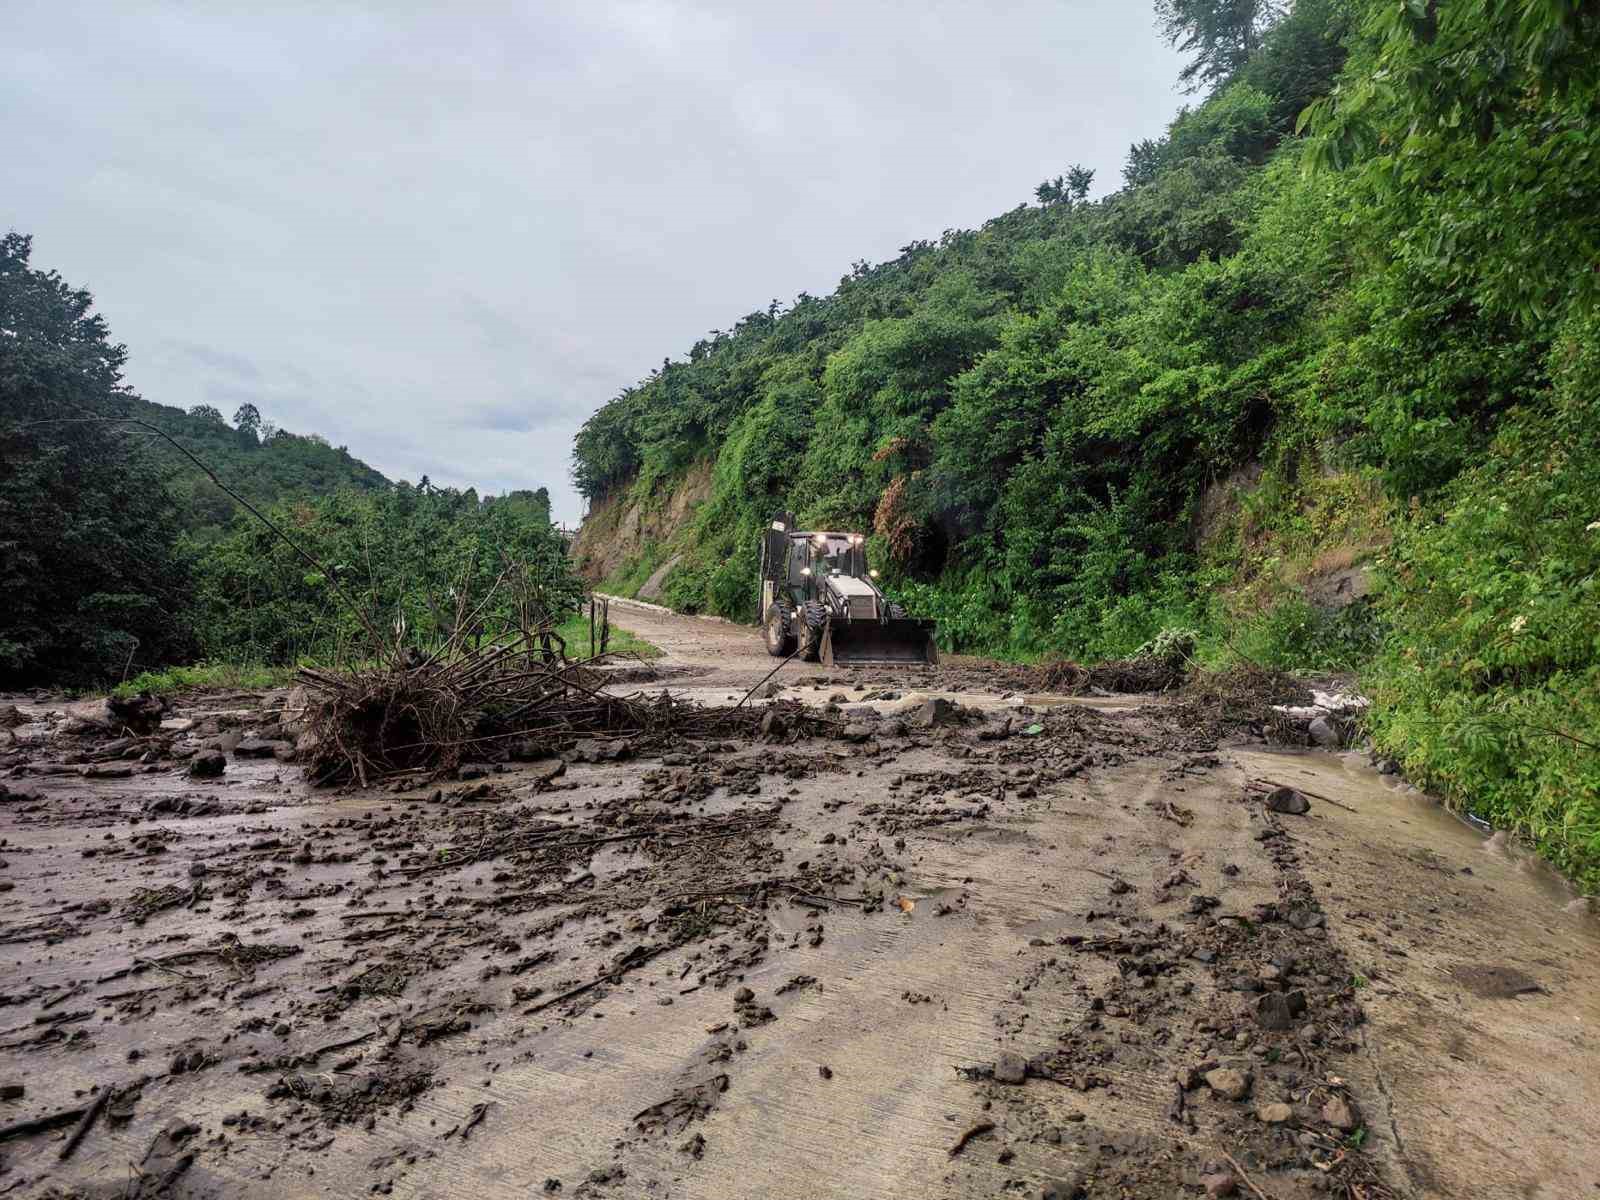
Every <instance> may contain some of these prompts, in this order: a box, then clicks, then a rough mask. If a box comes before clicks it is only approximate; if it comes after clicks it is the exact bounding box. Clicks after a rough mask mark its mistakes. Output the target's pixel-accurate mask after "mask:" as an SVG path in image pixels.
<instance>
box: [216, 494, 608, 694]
mask: <svg viewBox="0 0 1600 1200" xmlns="http://www.w3.org/2000/svg"><path fill="white" fill-rule="evenodd" d="M267 516H268V517H269V518H270V519H271V520H272V521H273V523H274V524H275V525H277V526H278V527H279V528H281V529H283V530H285V531H286V532H287V533H288V535H289V536H290V537H291V538H292V539H293V540H294V542H295V544H296V545H297V546H299V547H300V548H301V549H302V550H304V551H305V552H306V553H308V554H310V555H311V556H312V557H313V558H315V559H316V560H317V561H318V562H319V563H320V564H321V565H322V566H323V567H325V568H326V570H325V571H319V570H316V569H313V568H311V567H310V566H309V565H308V564H307V563H306V561H305V559H304V558H302V557H301V556H300V555H299V554H297V553H296V552H295V551H294V550H293V549H291V548H290V547H289V546H288V545H287V544H286V543H285V542H284V541H283V540H282V539H280V538H278V537H277V536H275V535H274V534H273V532H272V531H271V530H269V529H268V528H266V526H264V525H262V524H261V523H260V522H259V521H256V520H255V519H254V518H252V517H249V516H247V515H241V516H239V517H237V518H236V519H235V520H234V523H233V525H232V526H231V527H230V528H229V529H228V531H227V533H226V534H225V536H223V537H222V538H220V539H219V540H217V541H216V542H215V543H213V544H211V545H208V546H206V547H205V548H204V550H203V552H200V553H197V554H196V557H195V591H194V599H193V604H194V611H195V614H196V615H195V627H196V629H197V631H198V636H199V639H200V648H201V651H202V653H203V655H204V656H205V657H206V658H207V659H211V660H214V661H223V662H248V663H266V664H281V663H293V662H296V661H298V660H301V659H308V658H314V659H319V660H324V661H326V660H338V659H348V658H357V659H359V658H361V657H363V656H364V655H366V654H369V653H371V651H370V649H369V647H370V643H371V639H370V637H368V636H367V629H366V624H364V622H363V618H364V619H365V622H366V623H370V624H372V625H374V626H376V627H377V628H379V629H381V630H383V631H385V636H387V635H388V633H389V632H391V631H392V632H394V633H396V634H397V635H398V638H399V641H400V643H401V644H403V645H413V646H418V647H426V646H429V645H432V644H434V643H436V642H437V640H438V639H439V638H440V637H441V636H443V635H445V634H446V633H448V632H449V631H450V630H451V629H457V628H459V629H461V630H462V631H464V632H466V631H477V632H489V633H492V632H494V631H495V630H496V629H498V628H500V627H502V625H503V624H504V623H506V622H507V621H509V620H511V619H512V617H513V615H514V614H513V609H514V606H515V604H516V603H517V602H518V601H524V602H527V603H529V604H531V605H536V606H537V608H538V612H539V613H541V614H543V616H545V617H552V618H555V619H556V620H560V619H561V618H562V617H564V616H565V615H566V614H567V613H569V612H571V611H572V610H574V609H576V608H577V606H578V604H579V602H580V601H581V599H582V595H583V587H582V584H581V583H580V582H579V580H578V579H577V577H576V575H574V574H573V572H572V569H571V567H570V565H569V563H568V561H567V555H566V546H565V543H564V542H563V541H562V539H561V536H560V535H559V534H558V533H557V532H556V531H555V529H554V527H553V526H552V525H551V523H550V499H549V496H548V495H547V494H546V493H545V491H544V489H542V488H541V489H540V490H539V491H537V492H513V493H511V494H510V495H507V496H501V497H489V498H485V499H481V500H480V499H479V498H478V496H477V495H476V494H475V493H474V492H472V491H471V490H468V491H465V492H460V491H454V490H451V489H444V488H434V487H430V486H427V485H423V486H420V487H412V486H411V485H409V484H404V483H402V484H399V485H397V486H395V487H393V488H389V489H385V490H383V491H379V492H357V491H344V492H340V493H338V494H336V495H334V496H331V497H327V498H324V499H319V500H310V501H306V500H298V501H280V502H279V503H278V504H277V505H276V506H274V507H273V508H272V509H270V510H268V512H267ZM508 571H510V572H511V573H512V574H511V576H507V572H508ZM503 576H507V577H505V578H502V577H503ZM485 601H487V603H484V602H485ZM463 605H466V606H467V607H465V608H464V607H463Z"/></svg>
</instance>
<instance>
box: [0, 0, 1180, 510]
mask: <svg viewBox="0 0 1600 1200" xmlns="http://www.w3.org/2000/svg"><path fill="white" fill-rule="evenodd" d="M6 24H7V27H8V30H7V42H8V49H7V70H6V72H4V73H3V74H0V109H3V110H4V111H5V112H6V113H7V114H8V119H7V140H8V143H9V147H8V158H7V172H8V180H7V187H6V189H5V192H4V194H3V196H0V225H4V226H7V227H14V228H17V229H19V230H22V231H24V232H30V233H33V234H34V235H35V259H36V262H37V263H38V264H39V265H41V266H49V267H55V268H58V269H59V270H61V271H62V272H63V274H65V275H66V276H67V278H69V279H70V280H72V281H73V282H74V283H78V284H82V285H84V286H87V287H89V288H90V289H91V290H93V291H94V292H95V294H96V297H97V298H98V300H99V302H100V306H101V310H102V312H104V314H105V315H106V318H107V320H108V321H109V322H110V324H111V328H112V330H113V332H114V334H115V336H116V337H117V338H118V339H119V340H121V341H125V342H126V343H127V344H128V346H129V348H130V351H131V361H130V364H129V368H128V377H129V381H130V382H131V383H132V384H133V385H134V386H135V387H137V388H138V389H139V390H140V391H141V392H142V393H143V394H144V395H146V396H147V397H149V398H150V399H152V400H157V401H160V402H163V403H168V404H178V405H181V406H183V407H189V406H191V405H193V404H196V403H201V402H203V401H206V399H207V397H211V396H223V395H238V394H244V393H249V394H250V395H252V396H254V397H259V398H258V399H256V400H255V403H257V404H258V405H259V406H260V407H261V409H262V411H263V413H264V414H265V415H266V416H267V417H269V418H270V419H272V420H273V421H275V422H277V423H278V424H280V425H282V426H284V427H286V428H290V429H294V430H297V431H301V432H312V431H315V432H320V433H322V434H324V435H325V436H326V437H328V438H329V440H330V441H333V442H334V443H336V444H339V443H343V444H348V445H349V446H350V448H351V450H352V452H354V453H355V454H357V455H359V456H360V457H362V458H365V459H367V460H368V461H370V462H372V463H373V465H374V466H376V467H378V468H379V469H380V470H382V471H384V472H385V473H387V474H389V475H391V476H401V477H410V478H415V477H416V476H417V475H420V474H422V473H427V474H428V475H430V476H431V477H432V478H433V479H434V480H436V481H438V482H444V483H457V484H463V485H465V484H474V485H476V486H478V487H479V488H480V490H491V491H497V490H504V489H508V488H517V487H538V486H541V485H545V486H548V487H549V488H550V490H551V494H552V496H553V497H554V499H555V502H556V507H557V512H558V513H559V514H560V515H562V516H565V517H568V518H572V517H575V516H576V515H577V511H578V502H577V499H576V497H575V496H574V495H573V493H572V489H571V486H570V483H569V481H568V465H569V455H570V446H571V436H572V434H573V432H574V431H575V430H576V429H577V427H578V425H580V424H581V423H582V421H583V420H584V418H585V417H586V416H587V414H588V413H589V412H591V411H593V409H594V408H596V407H597V406H599V405H600V404H602V403H604V402H605V401H606V400H607V399H608V398H610V397H611V396H613V395H615V394H616V392H617V391H618V390H619V389H620V388H621V387H623V386H625V385H626V384H628V383H629V382H632V381H633V380H635V379H637V378H638V377H640V376H641V375H643V374H644V373H645V372H647V371H649V370H650V369H651V368H652V367H655V366H657V365H659V364H660V362H661V360H662V358H664V357H666V356H668V355H680V354H682V353H684V352H685V351H686V350H687V349H688V347H689V345H690V344H691V343H692V342H693V341H694V340H695V339H696V338H698V337H700V336H703V335H704V334H705V333H706V332H707V331H709V330H711V329H713V328H728V327H730V326H731V325H732V324H733V323H734V321H736V320H737V319H738V318H739V316H740V315H741V314H743V313H746V312H749V311H751V310H752V309H755V308H758V307H764V306H765V304H766V302H767V300H768V299H770V298H772V297H774V296H777V297H781V298H788V297H792V296H793V295H795V294H796V293H797V292H799V291H801V290H806V291H810V292H812V293H816V294H820V293H824V292H827V291H828V290H830V289H831V288H832V287H833V285H834V284H835V283H836V282H837V281H838V279H839V277H840V276H841V275H842V274H843V273H844V272H845V271H846V269H847V268H848V266H849V264H850V262H851V261H853V260H855V259H859V258H867V259H871V260H874V261H877V260H881V259H883V258H887V257H889V256H892V255H893V254H894V253H895V252H896V250H897V249H898V247H900V246H901V245H904V244H905V243H906V242H908V241H911V240H912V239H914V238H918V237H936V236H937V235H938V234H939V233H940V231H942V230H944V229H948V228H957V227H970V226H973V225H976V224H978V223H979V222H981V221H983V220H984V219H986V218H988V217H990V216H993V215H995V214H997V213H1000V212H1002V211H1004V210H1006V209H1008V208H1011V207H1013V206H1014V205H1016V204H1017V203H1019V202H1021V201H1023V200H1025V199H1027V198H1028V197H1029V196H1030V194H1031V191H1032V188H1033V185H1034V184H1035V183H1037V182H1038V181H1039V180H1040V179H1042V178H1044V177H1046V176H1047V175H1054V174H1056V173H1058V172H1059V171H1061V170H1062V169H1064V168H1065V167H1066V166H1067V165H1068V164H1069V163H1072V162H1076V161H1082V162H1085V163H1087V164H1089V165H1091V166H1093V167H1095V168H1096V170H1097V171H1098V172H1099V178H1100V181H1101V189H1100V190H1108V189H1109V188H1110V187H1112V186H1114V185H1115V182H1116V180H1117V174H1118V168H1119V167H1120V164H1121V161H1122V157H1123V154H1124V152H1125V150H1126V148H1127V146H1128V144H1129V143H1130V142H1131V141H1133V140H1135V139H1137V138H1140V137H1145V136H1149V135H1151V134H1153V133H1156V132H1158V131H1159V130H1160V129H1161V127H1162V126H1163V125H1164V123H1165V122H1166V121H1167V120H1168V119H1170V117H1171V115H1172V113H1173V112H1174V111H1175V110H1176V108H1177V105H1178V102H1179V97H1178V96H1177V95H1176V93H1175V92H1174V90H1173V88H1172V86H1171V85H1172V80H1173V79H1174V78H1175V77H1176V72H1177V69H1178V63H1177V60H1176V58H1175V57H1174V56H1173V55H1172V54H1171V52H1170V51H1169V50H1168V49H1167V48H1166V47H1165V46H1164V45H1162V44H1160V42H1159V41H1158V39H1157V38H1156V36H1155V33H1154V30H1153V24H1152V18H1151V13H1150V9H1149V6H1148V4H1146V3H1144V2H1143V0H1130V2H1129V3H1126V4H1107V3H1104V2H1103V0H1010V2H1004V0H1002V2H999V3H995V4H989V5H971V4H966V3H954V2H953V0H951V2H946V3H922V4H916V5H913V4H910V3H901V2H898V0H879V2H876V3H873V2H867V0H854V2H851V3H845V2H843V0H819V2H814V3H810V4H805V5H793V6H787V7H782V8H772V7H769V6H760V5H750V4H747V3H744V2H742V0H717V2H713V0H707V2H704V3H691V2H689V0H614V2H600V0H552V2H546V3H540V4H534V5H515V6H514V5H509V4H487V3H479V4H465V5H450V6H444V5H426V4H418V3H398V2H397V3H383V4H377V3H372V4H370V5H366V6H363V5H359V4H343V5H334V6H327V5H316V4H311V3H300V2H285V3H281V4H273V5H267V6H261V5H254V4H242V3H240V4H230V3H220V2H219V3H209V4H206V5H181V6H180V5H172V4H168V3H157V2H154V0H128V2H126V3H122V4H118V5H103V4H97V3H91V2H89V0H13V3H12V4H10V5H8V6H7V21H6ZM210 402H212V403H215V402H216V401H215V400H212V401H210Z"/></svg>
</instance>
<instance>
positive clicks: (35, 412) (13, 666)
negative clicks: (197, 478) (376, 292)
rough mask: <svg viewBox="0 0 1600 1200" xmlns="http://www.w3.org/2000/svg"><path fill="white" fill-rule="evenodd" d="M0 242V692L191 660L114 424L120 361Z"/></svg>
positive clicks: (68, 289)
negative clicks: (5, 688) (187, 657)
mask: <svg viewBox="0 0 1600 1200" xmlns="http://www.w3.org/2000/svg"><path fill="white" fill-rule="evenodd" d="M31 251H32V244H31V239H29V238H27V237H25V236H23V235H21V234H18V233H10V234H7V235H6V237H5V238H4V240H3V241H0V596H3V597H4V600H3V602H0V686H8V687H17V686H25V685H30V684H40V683H86V682H92V681H100V680H106V679H116V678H118V677H119V676H120V675H121V673H122V672H123V671H124V670H125V669H128V668H129V667H130V664H137V665H141V666H142V665H159V664H162V663H164V662H168V661H171V660H172V659H173V658H174V657H183V656H184V655H185V654H186V653H187V645H188V641H187V635H186V632H185V629H184V627H183V623H182V619H181V616H180V614H181V613H182V612H183V611H184V605H183V603H182V600H183V591H184V583H185V577H186V576H185V571H184V569H183V566H182V564H181V562H180V561H179V560H178V559H177V558H176V556H175V553H174V542H175V539H176V536H177V522H176V519H175V515H174V513H173V509H172V504H171V501H170V500H169V499H168V497H167V494H166V492H165V490H164V489H163V488H162V487H161V484H160V481H159V478H158V477H157V476H156V474H155V473H154V472H153V471H152V470H151V467H150V464H149V462H148V460H147V459H146V457H145V456H144V455H143V453H142V452H141V451H140V450H139V449H138V447H137V446H136V444H135V443H134V442H133V441H132V440H131V439H130V438H128V437H127V436H125V435H124V434H122V433H120V432H119V431H118V430H117V429H116V428H115V427H114V426H113V425H111V424H102V423H100V422H102V421H109V420H111V419H115V418H118V417H121V416H123V415H125V414H126V412H127V410H128V406H129V401H130V399H131V395H130V393H129V392H128V391H127V390H126V388H125V387H124V385H123V383H122V366H123V363H124V361H125V359H126V357H127V352H126V350H125V349H124V348H123V347H122V346H120V345H117V344H115V343H113V342H112V341H111V340H110V336H109V334H108V332H107V329H106V325H105V322H104V320H103V319H102V318H101V317H100V316H98V315H96V314H95V313H94V312H93V305H94V301H93V298H92V297H91V296H90V295H89V293H88V292H86V291H84V290H82V289H81V288H74V287H72V286H70V285H69V284H67V283H66V281H64V280H63V279H62V278H61V277H60V275H58V274H56V273H55V272H54V271H41V270H37V269H35V268H34V267H32V266H31V265H30V256H31Z"/></svg>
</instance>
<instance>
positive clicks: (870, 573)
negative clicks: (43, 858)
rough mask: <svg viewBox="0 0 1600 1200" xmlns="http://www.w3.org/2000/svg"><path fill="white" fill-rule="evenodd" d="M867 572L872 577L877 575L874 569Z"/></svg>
mask: <svg viewBox="0 0 1600 1200" xmlns="http://www.w3.org/2000/svg"><path fill="white" fill-rule="evenodd" d="M867 574H868V575H871V576H872V577H873V578H874V579H876V578H877V577H878V573H877V572H876V571H868V572H867Z"/></svg>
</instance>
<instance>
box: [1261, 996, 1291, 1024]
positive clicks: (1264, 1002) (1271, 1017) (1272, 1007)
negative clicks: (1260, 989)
mask: <svg viewBox="0 0 1600 1200" xmlns="http://www.w3.org/2000/svg"><path fill="white" fill-rule="evenodd" d="M1294 1018H1295V1014H1294V1013H1293V1012H1291V1011H1290V1009H1289V998H1288V997H1287V996H1285V995H1284V994H1283V993H1282V992H1265V993H1263V994H1262V995H1261V997H1260V998H1259V999H1257V1000H1256V1024H1257V1025H1259V1026H1261V1028H1263V1029H1272V1030H1280V1031H1281V1030H1286V1029H1293V1028H1294Z"/></svg>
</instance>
